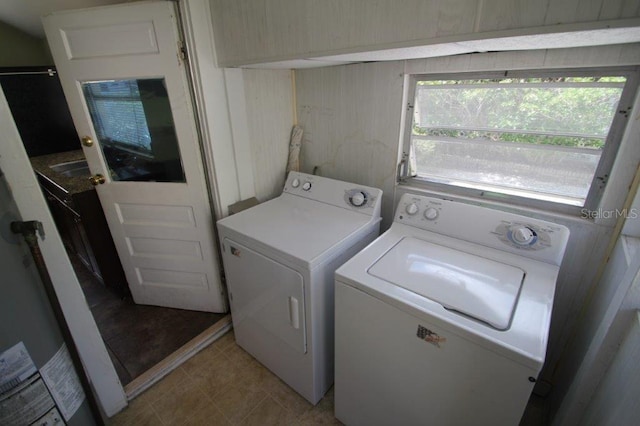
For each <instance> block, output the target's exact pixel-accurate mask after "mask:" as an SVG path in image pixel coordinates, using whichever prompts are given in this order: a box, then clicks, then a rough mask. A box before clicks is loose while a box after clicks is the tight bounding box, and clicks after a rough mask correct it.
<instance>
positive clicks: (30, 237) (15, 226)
mask: <svg viewBox="0 0 640 426" xmlns="http://www.w3.org/2000/svg"><path fill="white" fill-rule="evenodd" d="M11 232H13V233H14V234H21V235H22V236H23V238H24V241H25V242H26V243H27V245H28V246H29V250H30V251H31V256H32V257H33V260H34V262H35V264H36V268H37V269H38V274H39V275H40V279H41V280H42V284H43V286H44V289H45V292H46V293H47V298H48V299H49V303H50V304H51V308H52V309H53V313H54V315H55V317H56V320H57V321H58V325H59V326H60V331H61V333H62V337H63V339H64V342H65V344H66V345H67V349H68V350H69V355H70V357H71V361H72V362H73V365H74V367H75V368H76V372H77V373H78V378H79V379H80V383H81V385H82V388H83V389H84V393H85V395H86V397H87V402H88V403H89V408H90V409H91V412H92V414H93V417H94V420H95V421H96V424H98V425H100V426H103V425H104V421H103V420H102V414H101V413H100V408H99V406H98V403H97V401H96V399H95V396H94V394H93V390H92V389H91V384H90V383H89V379H88V378H87V375H86V373H85V371H84V366H83V365H82V361H81V360H80V354H79V353H78V348H77V347H76V344H75V342H74V341H73V337H72V336H71V331H70V330H69V325H68V324H67V320H66V319H65V317H64V314H63V313H62V307H61V306H60V300H59V299H58V295H57V294H56V292H55V290H54V288H53V282H52V281H51V277H50V276H49V271H48V270H47V265H46V263H45V261H44V257H43V256H42V252H41V251H40V246H39V245H38V236H37V235H36V232H37V233H39V234H40V235H41V236H42V235H43V228H42V223H41V222H38V221H36V220H31V221H27V222H20V221H16V222H11Z"/></svg>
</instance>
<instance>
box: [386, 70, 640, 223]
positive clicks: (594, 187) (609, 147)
mask: <svg viewBox="0 0 640 426" xmlns="http://www.w3.org/2000/svg"><path fill="white" fill-rule="evenodd" d="M610 75H620V76H625V77H626V79H627V80H626V82H625V84H624V86H623V89H622V94H621V96H620V102H619V104H618V111H617V113H616V114H615V115H614V118H613V122H612V123H611V128H610V130H609V134H608V135H607V137H606V139H605V143H604V148H603V149H602V154H601V156H600V160H599V162H598V166H597V167H596V171H595V173H594V177H593V180H592V181H591V184H590V187H589V191H588V193H587V196H586V198H585V202H584V206H575V205H570V204H565V203H560V202H553V201H547V200H540V199H535V198H529V197H526V196H521V195H513V194H507V193H503V192H497V191H491V190H483V189H475V188H467V187H462V186H457V185H452V184H448V183H442V182H435V181H432V180H429V179H427V178H421V177H418V176H417V175H415V176H411V175H410V174H409V173H410V167H409V161H410V160H409V159H410V153H411V137H412V131H413V120H414V105H415V98H416V92H417V90H416V89H417V82H418V81H425V80H427V81H429V80H479V79H499V78H508V77H513V78H535V77H579V76H610ZM639 76H640V67H638V66H625V67H598V68H591V67H584V68H562V69H530V70H513V71H473V72H455V73H434V74H410V75H409V76H408V77H409V78H408V79H407V80H406V81H407V84H408V90H407V92H406V93H407V102H406V105H405V108H406V109H405V116H404V123H403V130H402V131H403V134H402V147H401V148H402V152H401V158H400V163H399V164H398V174H397V181H398V184H399V185H409V186H413V187H416V188H418V189H424V190H431V191H436V192H441V193H443V192H444V193H448V194H451V195H457V196H463V197H470V198H475V199H480V200H486V201H495V202H502V203H508V204H512V205H517V206H521V207H529V208H535V209H540V210H544V211H550V212H556V213H564V214H569V215H572V216H580V215H581V214H582V213H583V212H584V211H585V209H586V210H590V211H593V210H596V209H597V208H598V206H599V205H600V202H601V200H602V197H603V194H604V192H605V190H606V187H607V182H608V180H609V177H610V176H611V172H612V169H613V166H614V162H615V159H616V156H617V153H618V150H619V148H620V146H621V144H622V139H623V136H624V133H625V129H626V127H627V123H628V122H629V115H630V112H631V108H632V106H633V102H634V100H635V97H636V93H637V91H638V83H639V81H640V77H639Z"/></svg>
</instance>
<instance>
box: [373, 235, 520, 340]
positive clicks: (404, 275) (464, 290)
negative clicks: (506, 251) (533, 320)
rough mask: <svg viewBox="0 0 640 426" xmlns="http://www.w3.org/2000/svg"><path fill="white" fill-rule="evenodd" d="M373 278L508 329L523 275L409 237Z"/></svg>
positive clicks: (376, 266) (383, 261)
mask: <svg viewBox="0 0 640 426" xmlns="http://www.w3.org/2000/svg"><path fill="white" fill-rule="evenodd" d="M368 273H369V274H371V275H373V276H375V277H378V278H381V279H383V280H385V281H388V282H390V283H393V284H395V285H397V286H400V287H403V288H406V289H407V290H411V291H413V292H414V293H417V294H419V295H421V296H424V297H427V298H429V299H431V300H434V301H436V302H438V303H440V304H441V305H442V306H444V307H445V308H447V309H451V310H454V311H458V312H460V313H462V314H465V315H468V316H470V317H472V318H475V319H478V320H480V321H483V322H485V323H487V324H489V325H491V326H492V327H495V328H496V329H498V330H506V329H508V328H509V323H510V322H511V316H512V315H513V311H514V308H515V305H516V302H517V300H518V295H519V293H520V287H521V286H522V281H523V279H524V271H523V270H522V269H520V268H516V267H514V266H510V265H506V264H504V263H500V262H496V261H494V260H489V259H486V258H484V257H480V256H476V255H473V254H469V253H465V252H462V251H459V250H454V249H451V248H448V247H445V246H441V245H438V244H433V243H429V242H426V241H424V240H421V239H418V238H413V237H405V238H403V239H402V240H400V242H399V243H398V244H396V245H395V246H394V247H393V248H391V249H390V250H389V251H387V252H386V254H385V255H384V256H382V257H381V258H380V259H379V260H378V261H377V262H376V263H374V264H373V266H372V267H371V268H369V270H368Z"/></svg>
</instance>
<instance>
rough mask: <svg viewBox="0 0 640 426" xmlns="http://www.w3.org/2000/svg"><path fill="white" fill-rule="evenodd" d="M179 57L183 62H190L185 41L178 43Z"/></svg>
mask: <svg viewBox="0 0 640 426" xmlns="http://www.w3.org/2000/svg"><path fill="white" fill-rule="evenodd" d="M178 57H179V58H180V60H181V61H183V62H187V61H188V60H189V54H188V52H187V46H185V44H184V42H183V41H180V42H179V43H178Z"/></svg>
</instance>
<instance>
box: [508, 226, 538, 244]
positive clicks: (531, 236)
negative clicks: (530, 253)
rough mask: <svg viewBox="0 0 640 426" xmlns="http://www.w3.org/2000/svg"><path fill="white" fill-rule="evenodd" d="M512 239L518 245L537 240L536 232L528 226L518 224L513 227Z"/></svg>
mask: <svg viewBox="0 0 640 426" xmlns="http://www.w3.org/2000/svg"><path fill="white" fill-rule="evenodd" d="M511 239H512V240H513V242H514V243H516V244H518V245H521V246H527V245H529V244H531V243H533V242H534V241H535V239H536V233H535V231H534V230H533V229H531V228H529V227H528V226H524V225H517V226H514V227H512V228H511Z"/></svg>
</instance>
